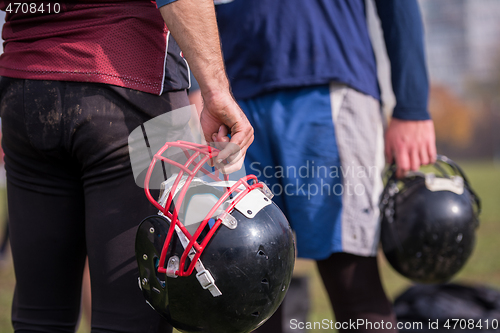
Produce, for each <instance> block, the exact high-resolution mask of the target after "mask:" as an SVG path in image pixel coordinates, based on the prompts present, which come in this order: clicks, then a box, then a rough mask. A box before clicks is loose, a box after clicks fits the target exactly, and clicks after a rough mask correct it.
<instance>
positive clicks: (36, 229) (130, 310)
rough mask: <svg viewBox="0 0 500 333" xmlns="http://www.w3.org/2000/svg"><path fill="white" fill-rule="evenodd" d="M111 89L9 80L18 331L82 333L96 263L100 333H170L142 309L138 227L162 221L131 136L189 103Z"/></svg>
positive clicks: (6, 118) (1, 94)
mask: <svg viewBox="0 0 500 333" xmlns="http://www.w3.org/2000/svg"><path fill="white" fill-rule="evenodd" d="M188 104H189V103H188V100H187V95H186V92H185V91H182V92H171V93H165V94H163V95H162V96H154V95H151V94H146V93H142V92H138V91H134V90H131V89H125V88H119V87H115V86H110V85H105V84H94V83H78V82H59V81H36V80H20V79H10V78H1V80H0V112H1V114H0V115H1V118H2V131H3V142H2V144H3V148H4V151H5V162H6V169H7V181H8V183H7V191H8V204H9V214H10V216H9V217H10V225H9V227H10V237H11V245H12V254H13V259H14V268H15V274H16V288H15V294H14V301H13V307H12V321H13V325H14V328H15V331H16V332H47V333H56V332H74V331H75V325H76V324H77V322H78V318H79V311H80V295H81V283H82V273H83V267H84V263H85V256H86V255H88V257H89V264H90V274H91V284H92V332H107V333H109V332H128V333H147V332H162V333H164V332H171V328H170V326H169V325H168V324H167V323H166V322H165V321H164V320H162V319H161V318H160V316H159V315H158V314H157V313H156V312H155V311H154V310H153V309H151V308H150V307H149V306H148V305H147V304H146V303H145V301H144V298H143V296H142V293H141V291H140V290H139V287H138V283H137V277H138V269H137V265H136V261H135V254H134V241H135V232H136V227H137V226H138V224H139V223H140V222H141V220H142V219H143V218H145V217H147V216H148V215H151V214H154V213H155V209H154V208H153V206H152V205H151V204H150V203H149V202H148V201H147V199H146V197H145V195H144V190H143V189H142V188H140V187H138V186H137V185H136V184H135V182H134V179H133V175H132V171H131V167H130V160H129V155H128V146H127V138H128V135H129V133H130V132H131V131H132V130H134V129H135V128H136V127H137V126H139V125H141V124H142V123H143V122H145V121H147V120H149V119H151V118H153V117H155V116H158V115H160V114H162V113H164V112H166V111H169V110H172V109H176V108H178V107H182V106H185V105H188Z"/></svg>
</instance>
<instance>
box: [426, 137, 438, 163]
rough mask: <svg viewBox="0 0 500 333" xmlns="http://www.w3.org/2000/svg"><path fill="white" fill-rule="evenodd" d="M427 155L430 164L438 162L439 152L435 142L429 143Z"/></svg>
mask: <svg viewBox="0 0 500 333" xmlns="http://www.w3.org/2000/svg"><path fill="white" fill-rule="evenodd" d="M427 153H428V155H429V164H431V163H435V162H436V157H437V151H436V144H435V143H434V141H429V142H428V144H427Z"/></svg>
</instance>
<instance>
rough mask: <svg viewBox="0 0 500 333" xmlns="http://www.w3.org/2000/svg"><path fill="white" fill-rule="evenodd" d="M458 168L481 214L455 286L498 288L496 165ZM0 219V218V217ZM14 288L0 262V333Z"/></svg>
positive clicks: (395, 289)
mask: <svg viewBox="0 0 500 333" xmlns="http://www.w3.org/2000/svg"><path fill="white" fill-rule="evenodd" d="M461 166H462V167H463V169H464V170H465V172H466V173H467V175H468V176H469V178H470V181H471V183H472V185H473V187H474V189H475V190H476V192H477V193H478V194H479V196H480V197H481V199H482V203H483V213H482V215H481V225H480V228H479V230H478V235H477V236H478V237H477V245H476V248H475V251H474V254H473V255H472V257H471V258H470V259H469V262H468V264H467V265H466V267H465V268H464V269H463V270H462V271H461V272H460V273H459V274H458V275H457V276H456V278H455V282H460V283H467V284H485V285H489V286H493V287H496V288H500V260H498V253H499V250H500V241H499V236H498V235H500V165H496V166H495V165H494V164H493V163H488V162H467V163H464V162H463V163H461ZM4 196H5V194H4V193H3V192H0V200H1V201H0V202H3V199H4ZM0 209H1V207H0ZM0 213H1V212H0ZM0 216H2V215H1V214H0ZM0 230H1V229H0ZM379 261H380V266H381V272H382V279H383V283H384V286H385V289H386V291H387V293H388V295H389V296H390V298H391V299H394V298H395V297H396V296H397V295H398V294H399V293H401V292H402V291H403V290H405V289H406V288H407V287H408V286H409V285H410V283H409V282H408V281H407V280H405V279H403V278H402V277H400V276H399V275H398V274H397V273H395V272H394V271H393V270H392V269H391V268H390V267H389V266H388V265H387V263H386V261H385V260H384V258H383V256H379ZM296 274H298V275H307V276H309V278H310V294H311V298H312V309H311V313H310V315H309V320H311V321H321V320H323V319H332V318H333V314H332V311H331V308H330V304H329V302H328V299H327V298H326V296H325V291H324V289H323V285H322V284H321V282H320V280H319V278H318V275H317V272H316V270H315V265H314V264H313V263H312V262H310V261H305V260H299V261H298V262H297V265H296ZM14 285H15V278H14V273H13V269H12V262H11V260H10V259H9V258H8V259H7V260H5V261H3V262H0V333H10V332H13V330H12V327H11V324H10V303H11V299H12V293H13V289H14ZM89 331H90V330H89V328H88V327H87V326H86V325H85V324H83V325H82V327H80V329H79V331H78V332H79V333H84V332H89ZM312 332H316V331H311V333H312ZM317 332H320V331H319V330H318V331H317ZM323 332H324V331H323Z"/></svg>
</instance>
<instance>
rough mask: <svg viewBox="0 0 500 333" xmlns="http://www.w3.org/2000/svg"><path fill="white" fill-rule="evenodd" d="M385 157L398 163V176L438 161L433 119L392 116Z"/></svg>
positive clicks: (386, 135)
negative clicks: (402, 118)
mask: <svg viewBox="0 0 500 333" xmlns="http://www.w3.org/2000/svg"><path fill="white" fill-rule="evenodd" d="M385 159H386V162H387V163H389V164H391V163H393V162H395V163H396V166H397V170H396V176H397V177H398V178H401V177H404V176H405V175H406V173H407V172H408V171H410V170H412V171H417V170H418V169H419V168H420V166H421V165H427V164H431V163H434V162H435V161H436V137H435V134H434V123H433V121H432V120H401V119H396V118H392V120H391V122H390V124H389V128H388V129H387V131H386V133H385Z"/></svg>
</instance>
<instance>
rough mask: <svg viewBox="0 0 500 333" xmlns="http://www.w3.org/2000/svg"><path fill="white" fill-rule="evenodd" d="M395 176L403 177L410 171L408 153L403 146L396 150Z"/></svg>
mask: <svg viewBox="0 0 500 333" xmlns="http://www.w3.org/2000/svg"><path fill="white" fill-rule="evenodd" d="M395 159H396V167H397V168H396V177H398V178H403V177H404V176H405V175H406V174H407V173H408V171H410V154H409V153H408V150H406V149H405V148H400V149H399V150H398V151H397V152H396V156H395Z"/></svg>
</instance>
